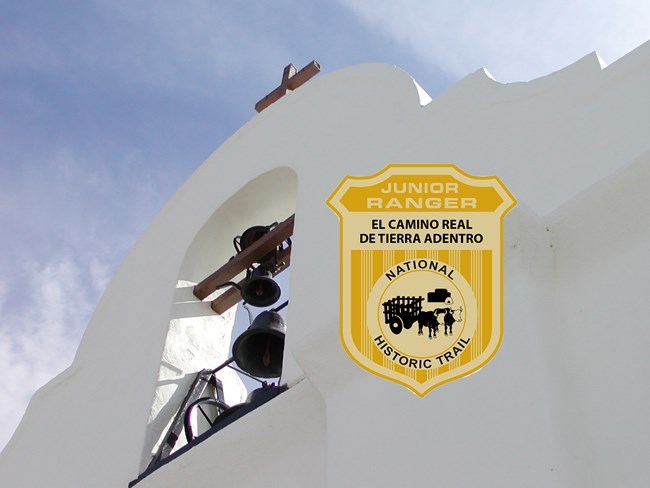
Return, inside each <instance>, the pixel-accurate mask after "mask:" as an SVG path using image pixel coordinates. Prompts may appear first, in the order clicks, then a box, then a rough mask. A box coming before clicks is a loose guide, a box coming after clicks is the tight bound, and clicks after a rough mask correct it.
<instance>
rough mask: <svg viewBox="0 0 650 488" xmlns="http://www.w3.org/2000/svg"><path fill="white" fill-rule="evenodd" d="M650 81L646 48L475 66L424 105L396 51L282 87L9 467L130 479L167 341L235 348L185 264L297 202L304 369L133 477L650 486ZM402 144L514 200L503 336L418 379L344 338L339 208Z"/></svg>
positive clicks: (108, 481)
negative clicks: (452, 374) (467, 364)
mask: <svg viewBox="0 0 650 488" xmlns="http://www.w3.org/2000/svg"><path fill="white" fill-rule="evenodd" d="M648 86H650V43H646V44H644V45H643V46H641V47H639V48H638V49H637V50H635V51H634V52H632V53H630V54H629V55H627V56H626V57H624V58H622V59H621V60H619V61H617V62H616V63H613V64H612V65H610V66H608V67H606V68H604V69H603V67H602V63H601V61H600V60H599V58H598V57H597V56H596V55H595V54H592V55H588V56H586V57H585V58H584V59H582V60H580V61H578V62H577V63H575V64H574V65H572V66H569V67H567V68H565V69H564V70H562V71H560V72H557V73H553V74H551V75H549V76H547V77H544V78H540V79H538V80H534V81H531V82H528V83H515V84H509V85H502V84H499V83H498V82H496V81H494V80H493V79H491V77H490V76H488V74H487V73H486V72H485V71H483V70H480V71H477V72H475V73H473V74H471V75H469V76H468V77H467V78H465V79H464V80H462V81H460V82H459V83H458V84H457V85H456V86H454V87H453V88H452V89H451V90H449V91H448V92H447V93H445V94H443V95H442V96H440V97H438V98H436V99H434V100H432V101H431V102H430V103H426V101H427V100H426V96H424V95H423V94H422V93H421V89H418V88H417V86H416V84H415V83H414V82H413V80H412V79H411V78H410V77H409V76H408V75H407V74H406V73H404V72H402V71H400V70H399V69H397V68H395V67H391V66H385V65H363V66H357V67H353V68H349V69H346V70H342V71H339V72H336V73H333V74H329V75H327V76H321V77H318V78H316V79H314V80H313V81H311V82H309V83H308V84H306V85H305V86H304V87H302V88H301V89H300V90H297V91H295V92H290V93H288V94H287V96H286V97H284V98H283V99H282V100H281V101H280V102H278V103H276V104H274V105H272V106H271V107H270V108H268V109H267V110H265V111H264V112H262V113H261V114H259V115H257V116H255V117H254V118H253V119H252V120H251V121H250V122H249V123H248V124H246V125H245V126H244V127H242V128H241V129H240V130H239V131H238V132H237V133H236V134H234V135H233V136H232V137H231V138H230V139H229V140H228V141H227V142H226V143H225V144H224V145H223V146H221V147H220V148H219V149H218V150H217V151H215V153H214V154H213V155H212V156H210V158H208V160H207V161H206V162H205V163H204V164H203V165H202V166H201V167H200V168H199V169H198V170H197V172H196V173H195V174H194V175H192V177H191V178H190V179H189V180H188V181H187V182H186V184H184V185H183V186H182V187H181V188H180V189H179V191H178V192H177V194H176V195H175V196H174V197H173V198H172V200H170V202H169V203H168V204H167V206H166V207H165V208H164V209H163V211H162V212H161V213H160V215H159V216H158V217H157V218H156V219H155V220H154V221H153V222H152V224H151V225H150V227H149V228H148V229H147V231H146V232H145V234H144V235H143V236H142V237H141V239H140V240H139V241H138V243H137V245H136V246H135V247H134V249H133V250H132V252H131V253H130V254H129V255H128V257H127V258H126V260H125V262H124V263H123V265H122V267H121V268H120V270H119V271H118V273H117V274H116V276H115V277H114V278H113V280H112V282H111V284H110V285H109V287H108V288H107V290H106V293H105V295H104V297H103V298H102V300H101V302H100V304H99V306H98V307H97V310H96V311H95V314H94V316H93V318H92V320H91V322H90V324H89V326H88V329H87V331H86V334H85V336H84V338H83V341H82V344H81V346H80V348H79V351H78V353H77V356H76V358H75V361H74V363H73V365H72V367H71V368H70V369H69V370H67V371H66V372H64V373H63V374H62V375H60V376H59V377H58V378H56V379H55V380H53V381H52V382H51V383H49V384H48V385H46V386H45V387H44V388H42V389H41V390H40V391H39V392H38V393H37V394H36V395H35V396H34V398H33V399H32V402H31V404H30V406H29V409H28V411H27V413H26V415H25V417H24V419H23V421H22V423H21V425H20V426H19V428H18V430H17V432H16V434H15V435H14V437H13V439H12V440H11V442H10V443H9V445H8V446H7V448H6V449H5V450H4V451H3V453H2V455H1V456H0V484H2V485H5V484H7V483H8V486H21V487H32V486H33V487H37V486H45V485H47V486H51V487H57V488H58V487H61V488H69V487H77V486H78V487H85V486H93V487H95V486H97V487H104V486H106V487H119V486H126V485H127V484H128V482H129V481H130V480H133V479H135V478H137V476H138V475H139V473H140V472H141V470H142V468H143V465H146V463H147V453H150V452H151V449H152V446H153V443H155V442H156V440H157V435H159V434H160V432H158V431H159V430H160V427H159V424H162V423H164V422H163V420H162V418H161V419H160V420H157V414H158V413H160V412H161V411H164V410H165V409H167V410H168V411H171V410H173V409H172V408H171V407H170V405H169V404H167V403H165V402H166V401H168V399H169V398H172V397H173V394H170V395H166V394H164V392H162V391H161V390H160V388H161V386H162V385H161V384H160V381H161V380H165V379H168V378H165V377H164V374H163V373H161V371H163V368H164V367H165V365H164V364H163V363H164V361H165V359H169V358H174V357H176V359H174V362H176V363H177V364H181V365H183V366H182V367H183V368H187V371H183V374H191V372H192V371H196V370H197V368H198V369H200V367H207V366H214V365H216V364H218V362H219V360H220V359H221V356H219V354H227V351H222V352H220V353H218V354H217V353H216V352H215V353H212V352H210V351H213V350H214V348H215V347H216V346H215V345H214V344H212V342H211V340H205V341H203V340H199V341H198V344H197V339H200V338H201V337H204V334H205V333H206V327H207V325H206V322H205V321H204V319H201V320H200V321H198V322H197V321H193V324H194V325H193V327H196V328H197V333H196V335H194V336H192V337H186V336H184V335H183V334H178V333H177V332H178V330H177V329H176V328H177V326H178V325H179V322H178V320H180V319H185V318H187V317H197V316H199V317H203V316H205V317H209V316H210V313H211V312H210V310H209V305H208V304H206V303H197V302H194V303H193V302H192V300H191V297H190V299H188V296H187V294H186V295H183V297H184V298H183V300H180V301H179V300H178V297H179V291H178V289H177V288H176V284H177V282H178V280H184V281H187V282H198V281H200V280H201V279H202V278H204V277H205V276H207V275H208V274H210V273H211V272H212V271H214V269H216V268H217V267H218V266H219V265H220V264H221V263H223V262H225V261H226V260H227V259H228V257H229V256H230V255H231V254H232V246H231V244H230V241H231V239H232V237H234V236H235V235H237V234H240V233H241V231H242V230H243V229H245V228H247V227H249V226H251V225H256V224H268V223H270V222H273V221H279V220H283V219H285V218H286V217H288V216H289V215H290V214H292V213H293V212H294V211H295V212H296V225H295V232H294V236H293V239H292V240H293V251H292V258H291V282H292V290H291V303H290V309H289V311H288V333H287V343H286V348H285V366H284V372H283V382H287V383H288V384H289V386H290V387H291V388H290V389H289V390H288V391H287V392H286V393H284V394H282V395H280V396H279V397H278V398H276V399H274V400H272V401H271V402H269V403H268V404H266V405H264V406H262V407H261V408H259V409H257V410H255V411H254V412H252V413H251V414H249V415H248V416H246V417H244V418H242V419H240V420H239V421H237V422H235V423H233V424H232V425H230V426H228V427H227V428H225V429H224V430H222V431H220V432H219V433H217V434H215V435H214V436H212V437H211V438H209V439H208V440H206V441H205V442H203V443H201V444H200V445H198V446H196V447H195V448H193V449H191V450H190V451H188V452H187V453H185V454H184V455H183V456H181V457H179V458H178V459H175V460H173V461H172V462H170V463H169V464H167V465H165V466H164V467H162V468H161V469H159V470H158V471H156V472H154V473H153V474H151V475H150V476H149V477H147V478H145V479H144V480H143V481H142V482H141V483H140V484H139V485H138V486H142V487H167V486H170V487H171V486H179V485H188V484H194V483H197V485H198V483H203V484H205V483H208V482H209V483H213V484H218V485H220V486H221V485H223V486H237V487H238V488H239V487H257V486H260V485H262V484H263V483H264V484H266V483H268V482H273V483H277V484H281V485H282V486H296V487H302V486H331V487H348V486H349V487H359V486H371V485H372V486H382V487H391V486H433V485H437V484H443V485H452V484H453V485H454V486H461V487H464V486H467V487H471V486H481V485H489V486H540V487H548V486H565V487H574V486H603V487H605V486H645V484H646V483H647V479H648V478H649V477H650V467H649V465H648V464H647V462H646V461H645V457H646V455H647V452H649V451H650V441H649V440H648V439H649V438H650V435H649V434H650V432H649V431H650V422H648V420H647V412H648V411H650V392H649V390H648V388H647V386H646V385H645V379H644V378H645V377H647V374H648V372H649V370H650V359H648V356H647V354H645V351H646V350H647V348H648V346H650V344H649V343H650V332H649V331H648V328H647V326H646V323H645V322H646V321H645V310H646V304H645V300H644V298H645V295H646V294H647V292H648V291H650V283H649V279H648V275H649V274H650V273H649V272H650V269H648V268H649V266H650V265H649V264H648V260H647V259H646V258H645V254H646V251H645V250H646V248H647V246H648V244H649V243H650V226H649V225H648V215H649V214H650V197H648V193H647V190H646V185H647V182H648V181H650V179H649V178H650V173H649V172H650V139H649V138H648V137H647V135H648V134H649V133H650V118H649V117H648V113H650V95H649V94H648V90H647V87H648ZM400 162H417V163H436V162H440V163H454V164H456V165H458V166H459V167H460V168H461V169H463V170H464V171H466V172H468V173H471V174H475V175H498V176H499V177H500V178H501V180H502V181H503V182H504V183H505V184H506V185H507V186H508V188H509V189H510V191H511V192H512V193H513V194H514V195H515V196H516V197H517V199H518V201H519V204H518V206H517V207H516V208H515V209H514V210H513V211H512V212H511V213H510V214H509V215H508V216H507V218H506V221H505V244H504V339H503V343H502V345H501V348H500V350H499V352H498V353H497V354H496V356H495V358H494V359H493V360H492V361H491V362H490V363H489V364H488V365H487V366H485V367H484V368H483V369H482V370H480V371H478V372H477V373H475V374H473V375H471V376H469V377H466V378H463V379H460V380H457V381H454V382H451V383H449V384H446V385H443V386H442V387H440V388H437V389H436V390H434V391H432V392H431V393H430V394H429V395H427V396H426V397H424V398H419V397H417V396H415V395H414V394H412V393H411V392H409V391H408V390H406V389H405V388H403V387H400V386H398V385H396V384H393V383H390V382H387V381H385V380H382V379H380V378H378V377H375V376H373V375H370V374H368V373H367V372H365V371H364V370H362V369H360V368H359V367H357V366H356V365H355V364H354V363H353V362H352V361H351V360H350V359H349V358H348V356H347V355H346V354H345V352H344V351H343V349H342V346H341V344H340V341H339V318H338V310H339V308H338V300H339V266H338V262H339V241H338V238H339V234H338V233H339V227H338V225H339V224H338V220H337V218H336V216H335V215H334V214H333V213H332V212H331V211H330V209H329V208H328V207H327V206H326V205H325V200H326V199H327V197H328V196H329V194H330V193H331V192H332V190H333V189H334V188H335V187H336V186H337V184H338V183H339V182H340V181H341V179H343V178H344V177H345V176H348V175H369V174H373V173H376V172H377V171H379V170H380V169H382V168H383V167H384V166H385V165H386V164H388V163H400ZM181 302H182V303H184V305H183V307H180V308H179V303H181ZM181 309H187V314H186V315H183V316H179V315H178V313H179V311H180V310H181ZM190 310H191V312H190ZM197 310H202V311H200V312H197ZM205 320H207V321H208V322H210V321H213V320H215V319H213V318H210V319H205ZM217 320H219V321H222V322H223V323H222V324H221V325H216V326H215V328H217V329H218V328H219V327H225V328H227V327H228V323H227V320H225V319H223V317H222V318H219V319H217ZM170 324H171V329H170ZM208 329H209V327H208ZM170 331H171V332H170ZM224 334H225V332H224ZM174 337H175V339H170V338H174ZM224 340H225V339H224ZM170 341H171V342H170ZM174 342H175V343H176V344H174ZM166 344H167V345H166ZM210 344H211V345H210ZM208 345H209V347H208ZM174 346H176V347H174ZM204 346H205V349H204V350H203V348H204ZM192 347H194V348H195V349H199V350H202V352H200V355H201V357H202V358H203V359H202V360H201V361H198V362H194V361H193V359H192V358H190V357H189V356H188V355H187V354H186V351H189V350H190V349H191V348H192ZM226 347H227V346H226ZM178 351H180V352H178ZM192 354H195V353H194V352H192ZM176 355H179V356H178V357H177V356H176ZM212 356H214V359H215V361H214V363H212V364H205V363H210V361H209V359H210V358H211V357H212ZM199 363H201V364H199ZM202 364H205V366H201V365H202ZM161 375H163V376H161ZM177 376H182V374H177ZM33 459H38V460H39V465H38V469H33V467H32V460H33ZM12 483H13V485H12Z"/></svg>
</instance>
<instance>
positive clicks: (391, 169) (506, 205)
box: [326, 163, 517, 398]
mask: <svg viewBox="0 0 650 488" xmlns="http://www.w3.org/2000/svg"><path fill="white" fill-rule="evenodd" d="M418 168H422V169H423V170H425V171H423V172H422V175H427V176H428V175H441V176H452V177H454V178H456V179H457V180H458V181H460V182H462V183H465V184H468V185H469V186H472V187H490V188H492V189H494V190H495V191H496V193H497V194H498V196H499V197H501V200H502V201H501V203H499V205H498V206H497V207H496V208H495V209H494V210H492V212H491V213H493V214H500V215H499V217H498V223H499V236H498V237H499V241H498V249H494V248H492V247H489V248H486V249H490V250H492V251H493V252H495V253H496V255H497V257H498V263H497V264H498V265H499V266H498V268H499V269H498V270H496V272H495V270H493V271H492V279H494V278H495V277H497V276H498V279H499V287H498V288H499V290H498V291H499V299H498V301H495V300H493V301H492V305H493V306H494V305H495V304H496V305H498V320H496V321H494V320H493V321H492V327H491V330H492V331H497V332H498V340H497V341H496V344H495V345H494V347H493V348H492V349H491V350H490V351H489V352H487V353H485V354H483V353H484V352H485V350H484V351H482V352H481V354H479V356H478V358H479V359H480V360H479V361H478V364H477V365H475V366H472V367H471V368H470V369H468V370H466V371H462V372H459V373H456V374H455V375H452V376H450V377H449V378H445V379H443V380H441V381H439V382H436V383H434V384H431V385H430V386H428V387H426V388H425V389H422V390H419V389H416V388H414V387H413V386H411V385H410V384H409V383H408V382H406V381H404V380H402V379H399V378H397V377H396V376H390V375H388V374H386V373H385V372H384V371H382V370H380V369H379V367H380V366H381V365H379V364H378V363H376V362H374V361H372V360H371V359H370V358H368V357H366V356H365V355H363V353H361V352H360V351H359V356H362V357H363V358H364V359H365V360H366V361H368V362H369V363H372V364H374V365H375V366H377V368H374V369H373V368H371V367H370V366H369V365H366V364H364V362H363V361H361V360H360V358H358V357H357V354H355V353H353V352H352V351H351V350H350V348H349V347H348V343H347V341H346V338H345V332H346V329H345V327H344V325H345V323H346V321H345V320H344V312H345V306H344V300H345V294H344V290H345V288H346V287H345V286H344V278H345V276H346V273H345V267H344V263H347V264H348V265H349V264H350V263H349V261H350V256H349V255H346V254H345V249H344V212H347V213H352V212H350V211H348V210H343V208H345V206H344V205H343V203H342V202H341V197H342V196H343V195H345V192H346V191H347V190H348V189H349V188H351V187H371V186H373V185H375V184H379V183H381V182H382V181H385V180H387V179H389V178H390V177H391V176H394V175H413V176H417V174H416V173H415V170H417V169H418ZM409 170H412V171H409ZM382 176H383V179H382ZM360 183H361V184H360ZM363 183H365V184H363ZM326 204H327V205H328V206H329V207H330V209H331V210H332V211H333V212H334V213H335V214H336V216H337V217H338V219H339V339H340V341H341V345H342V346H343V349H344V350H345V352H346V353H347V355H348V356H349V357H350V359H352V361H353V362H354V363H355V364H357V365H358V366H359V367H361V368H362V369H364V370H365V371H367V372H369V373H371V374H372V375H374V376H378V377H380V378H382V379H385V380H388V381H390V382H393V383H398V384H400V385H402V386H404V387H406V388H407V389H408V390H410V391H412V392H413V393H415V394H416V395H418V396H419V397H421V398H423V397H425V396H426V395H427V394H429V393H430V392H431V391H432V390H434V389H436V388H438V387H440V386H442V385H445V384H447V383H450V382H452V381H455V380H458V379H461V378H465V377H467V376H470V375H472V374H474V373H476V372H478V371H479V370H481V369H482V368H483V367H485V366H486V365H487V364H488V363H489V362H490V361H491V360H492V359H493V358H494V356H495V355H496V353H497V352H498V351H499V349H500V348H501V344H502V342H503V316H504V313H503V312H504V308H503V301H504V293H503V288H504V281H503V273H504V270H503V268H504V266H503V255H504V245H503V244H504V240H503V234H504V219H505V216H506V215H507V214H508V213H509V212H510V211H511V210H512V209H513V208H514V207H515V206H516V205H517V199H516V198H515V197H514V195H513V194H512V193H511V192H510V190H509V189H508V188H507V187H506V185H505V184H504V183H503V181H502V180H501V179H500V178H499V177H498V176H496V175H489V176H476V175H471V174H469V173H467V172H465V171H463V170H462V169H460V168H459V167H458V166H457V164H454V163H390V164H388V165H386V166H385V167H384V168H382V169H381V170H379V171H378V172H376V173H373V174H370V175H367V176H349V175H348V176H345V177H344V178H343V179H342V180H341V181H340V182H339V184H338V185H337V186H336V188H335V189H334V190H333V191H332V192H331V194H330V195H329V197H328V198H327V200H326ZM438 212H440V210H438ZM442 212H445V211H444V210H443V211H442ZM448 212H449V211H447V212H445V213H446V214H447V213H448ZM368 213H372V211H368ZM435 249H440V248H435ZM441 250H443V251H444V250H449V249H445V248H443V249H441ZM350 251H351V249H348V250H347V254H350ZM344 257H345V258H346V259H344ZM492 262H493V263H494V262H495V259H494V258H492ZM445 264H447V265H450V266H451V264H450V263H445ZM496 273H498V275H497V274H496ZM349 285H350V284H348V286H349ZM364 327H366V328H367V326H364ZM423 384H424V383H423Z"/></svg>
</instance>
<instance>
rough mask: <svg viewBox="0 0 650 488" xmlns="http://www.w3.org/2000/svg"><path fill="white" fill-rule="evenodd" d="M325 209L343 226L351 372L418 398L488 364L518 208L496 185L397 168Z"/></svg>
mask: <svg viewBox="0 0 650 488" xmlns="http://www.w3.org/2000/svg"><path fill="white" fill-rule="evenodd" d="M327 203H328V205H329V206H330V207H331V208H332V209H333V210H334V212H336V214H337V215H338V216H339V219H340V225H341V230H340V233H341V235H340V242H341V251H340V252H341V330H340V334H341V341H342V342H343V346H344V348H345V350H346V351H347V353H348V354H349V355H350V357H351V358H352V359H353V360H354V361H355V362H356V363H357V364H359V365H360V366H361V367H363V368H365V369H366V370H368V371H370V372H371V373H373V374H376V375H378V376H381V377H383V378H386V379H389V380H391V381H395V382H397V383H401V384H402V385H404V386H406V387H407V388H410V389H411V390H413V391H414V392H415V393H417V394H418V395H420V396H424V395H426V394H427V393H428V392H429V391H431V390H432V389H433V388H435V387H436V386H438V385H441V384H443V383H446V382H448V381H452V380H455V379H457V378H460V377H463V376H467V375H469V374H471V373H473V372H475V371H477V370H478V369H480V368H481V367H482V366H483V365H484V364H486V363H487V362H488V361H489V360H490V359H491V358H492V357H493V356H494V354H495V353H496V351H497V349H498V348H499V345H500V344H501V335H502V318H501V315H502V311H501V307H502V281H501V280H502V274H503V273H502V262H501V259H502V254H503V252H502V245H503V239H502V235H503V217H504V216H505V214H506V213H507V212H508V211H509V210H510V209H511V208H513V207H514V206H515V204H516V201H515V199H514V197H513V196H512V195H511V194H510V192H509V191H508V189H507V188H506V187H505V186H504V185H503V183H501V181H500V180H499V179H498V178H497V177H495V176H491V177H477V176H471V175H468V174H467V173H464V172H462V171H461V170H459V169H458V168H457V167H456V166H453V165H449V164H423V165H406V164H405V165H401V164H400V165H397V164H394V165H389V166H388V167H386V168H385V169H384V170H383V171H381V172H380V173H377V174H375V175H372V176H366V177H352V176H350V177H347V178H345V179H344V180H343V181H342V182H341V183H340V184H339V186H338V187H337V188H336V190H335V191H334V193H332V195H331V196H330V198H329V199H328V201H327Z"/></svg>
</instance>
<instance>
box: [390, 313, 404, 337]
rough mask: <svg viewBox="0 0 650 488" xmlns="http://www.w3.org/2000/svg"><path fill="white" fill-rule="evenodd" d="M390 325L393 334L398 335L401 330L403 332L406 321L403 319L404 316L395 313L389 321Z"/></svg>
mask: <svg viewBox="0 0 650 488" xmlns="http://www.w3.org/2000/svg"><path fill="white" fill-rule="evenodd" d="M388 325H389V326H390V331H391V332H392V333H393V334H395V335H397V334H399V333H400V332H402V327H403V325H404V322H403V321H402V318H401V317H399V316H398V315H393V316H392V317H391V318H390V320H389V321H388Z"/></svg>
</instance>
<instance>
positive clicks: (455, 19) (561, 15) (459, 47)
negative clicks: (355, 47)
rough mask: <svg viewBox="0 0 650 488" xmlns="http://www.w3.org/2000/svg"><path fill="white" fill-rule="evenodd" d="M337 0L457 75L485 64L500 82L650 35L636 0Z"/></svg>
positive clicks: (608, 53) (623, 47) (617, 52)
mask: <svg viewBox="0 0 650 488" xmlns="http://www.w3.org/2000/svg"><path fill="white" fill-rule="evenodd" d="M339 2H340V3H341V4H342V5H344V6H346V7H347V8H349V9H350V10H352V11H353V12H355V13H356V14H357V15H358V16H359V18H361V19H362V21H363V22H365V23H366V24H367V25H369V26H370V27H371V28H378V29H381V30H383V31H384V32H385V33H386V34H387V35H388V36H390V37H392V38H393V39H395V40H396V41H398V42H400V43H402V44H404V45H406V46H408V47H410V48H411V49H413V50H414V51H415V52H416V53H418V55H419V56H420V57H421V59H423V60H424V61H425V62H429V63H434V64H436V65H439V66H440V67H442V68H443V69H444V70H445V71H447V72H449V73H450V74H452V75H453V76H455V77H456V78H460V77H462V76H464V75H466V74H468V73H470V72H473V71H475V70H476V69H478V68H481V67H485V68H487V69H488V70H489V71H490V72H491V73H492V74H494V76H495V78H496V79H497V80H499V81H502V82H511V81H521V80H529V79H533V78H536V77H540V76H544V75H546V74H549V73H551V72H553V71H557V70H558V69H561V68H563V67H565V66H567V65H568V64H571V63H573V62H574V61H576V60H578V59H580V58H581V57H583V56H584V55H586V54H588V53H590V52H592V51H598V52H599V53H600V55H601V56H602V57H603V58H604V59H605V61H607V62H608V63H611V62H613V61H615V60H616V59H618V58H619V57H621V56H623V55H624V54H626V53H627V52H629V51H631V50H632V49H634V48H635V47H637V46H638V45H640V44H642V43H643V42H645V41H646V40H647V39H648V38H649V35H650V3H648V2H642V1H625V0H622V1H616V2H612V1H610V0H589V1H587V0H576V1H572V2H566V1H563V0H546V1H521V0H519V1H517V0H495V1H491V2H479V1H475V0H438V1H433V2H431V1H427V2H424V1H414V0H412V1H408V0H407V1H403V2H394V1H391V0H339Z"/></svg>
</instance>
